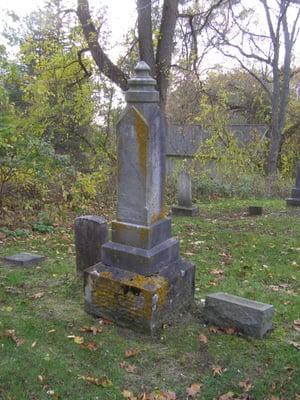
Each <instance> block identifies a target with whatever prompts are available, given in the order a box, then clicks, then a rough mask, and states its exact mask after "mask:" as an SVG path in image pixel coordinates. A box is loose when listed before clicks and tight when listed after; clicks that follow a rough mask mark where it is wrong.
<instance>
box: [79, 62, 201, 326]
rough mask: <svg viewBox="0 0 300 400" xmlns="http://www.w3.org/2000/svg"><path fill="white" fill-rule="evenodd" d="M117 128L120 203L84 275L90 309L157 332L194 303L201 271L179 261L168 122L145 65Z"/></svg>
mask: <svg viewBox="0 0 300 400" xmlns="http://www.w3.org/2000/svg"><path fill="white" fill-rule="evenodd" d="M128 86H129V89H128V91H127V92H126V93H125V98H126V102H127V107H126V109H125V110H124V113H123V114H122V117H121V119H120V121H119V123H118V125H117V149H118V153H117V154H118V191H117V192H118V199H117V219H116V220H115V221H113V222H112V240H111V241H110V242H107V243H105V244H104V245H103V246H102V260H101V262H100V263H98V264H96V265H94V266H92V267H90V268H88V269H87V270H85V272H84V281H85V282H84V287H85V310H86V311H87V312H88V313H91V314H93V315H96V316H101V317H104V318H107V319H110V320H112V321H114V322H115V323H116V324H118V325H121V326H126V327H128V328H131V329H135V330H139V331H143V332H147V333H153V332H154V331H156V330H158V329H160V327H161V326H162V325H163V324H164V323H166V322H167V321H169V320H170V319H172V317H173V315H174V314H175V313H178V312H180V311H181V312H182V311H183V310H184V309H186V308H187V307H189V306H190V304H191V303H192V302H193V296H194V276H195V267H194V265H193V264H191V263H190V262H188V261H184V260H182V259H181V257H180V256H179V243H178V240H176V239H175V238H173V237H172V235H171V219H170V218H168V217H167V215H166V210H165V208H164V186H165V183H164V180H165V121H164V117H163V115H162V113H161V109H160V106H159V92H158V91H157V90H156V81H155V80H154V79H153V78H152V77H151V76H150V67H149V66H148V65H147V64H146V63H145V62H143V61H141V62H139V63H138V64H137V66H136V67H135V76H134V77H133V78H131V79H130V80H129V81H128Z"/></svg>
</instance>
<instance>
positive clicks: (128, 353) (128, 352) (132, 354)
mask: <svg viewBox="0 0 300 400" xmlns="http://www.w3.org/2000/svg"><path fill="white" fill-rule="evenodd" d="M138 354H140V350H138V349H129V350H126V351H125V357H126V358H130V357H135V356H137V355H138Z"/></svg>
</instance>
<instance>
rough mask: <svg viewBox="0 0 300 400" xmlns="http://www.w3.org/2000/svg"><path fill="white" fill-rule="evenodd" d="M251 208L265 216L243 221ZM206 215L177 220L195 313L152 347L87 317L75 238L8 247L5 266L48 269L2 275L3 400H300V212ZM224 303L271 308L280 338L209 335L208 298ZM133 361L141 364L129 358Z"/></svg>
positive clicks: (23, 241)
mask: <svg viewBox="0 0 300 400" xmlns="http://www.w3.org/2000/svg"><path fill="white" fill-rule="evenodd" d="M250 204H254V205H262V206H263V207H264V215H263V216H262V217H247V216H246V215H245V214H244V211H245V210H246V209H247V206H248V205H250ZM199 208H200V216H199V217H198V218H193V219H192V218H174V219H173V232H174V235H176V236H177V237H178V239H179V240H180V246H181V254H182V256H184V257H186V258H188V259H189V260H191V261H193V262H194V263H195V265H196V292H195V297H196V306H195V307H194V308H193V309H191V310H189V311H190V312H189V313H186V314H184V315H182V316H177V317H176V319H175V321H174V323H173V324H172V325H170V326H169V325H168V326H164V327H163V329H162V330H161V332H160V334H159V335H158V336H156V337H147V336H143V335H141V334H136V333H134V332H131V331H130V330H126V329H123V328H119V327H117V326H115V325H111V324H105V323H104V324H102V325H100V323H99V320H95V319H93V318H92V317H91V316H89V315H87V314H86V313H85V312H84V311H83V290H82V282H81V281H80V280H79V279H77V278H76V276H75V257H74V245H73V232H72V228H64V229H63V228H56V230H55V232H54V233H51V234H38V233H34V234H33V235H32V236H30V237H28V238H9V239H4V240H3V242H4V243H3V244H2V245H1V247H0V256H4V255H11V254H14V253H15V252H19V251H30V252H37V253H41V254H44V255H46V256H47V259H46V261H44V262H43V263H41V264H40V265H38V266H35V267H31V268H27V269H16V268H7V267H6V266H4V265H3V264H2V265H0V399H1V400H2V399H3V400H4V399H5V400H13V399H14V400H23V399H24V400H25V399H26V400H29V399H30V400H42V399H53V398H54V399H72V400H81V399H85V400H91V399H95V400H96V399H99V400H113V399H124V398H125V397H124V396H130V393H129V392H131V393H133V394H132V395H131V398H133V395H134V396H136V397H137V398H142V399H143V400H147V399H159V400H164V399H165V400H170V399H171V398H174V395H172V394H170V393H168V391H169V392H175V393H176V398H177V399H186V398H187V394H186V389H187V388H188V387H190V386H191V385H192V384H194V383H198V384H201V385H202V386H201V389H200V391H199V393H198V394H197V395H196V394H195V396H196V398H197V399H206V400H212V399H221V400H223V399H232V398H236V399H238V398H240V399H242V398H243V399H266V400H271V399H272V400H276V399H277V400H278V399H281V400H283V399H287V400H290V399H291V400H294V399H295V400H296V399H298V400H299V399H300V332H299V331H297V329H295V325H294V321H295V320H299V319H300V296H299V295H300V211H299V212H296V211H293V210H291V211H286V208H285V203H284V202H283V201H281V200H259V201H258V200H255V201H253V202H250V201H249V200H248V201H246V200H219V201H214V202H211V203H206V204H199ZM217 291H225V292H229V293H232V294H235V295H239V296H243V297H248V298H250V299H255V300H258V301H262V302H267V303H271V304H274V306H275V308H276V313H275V317H274V331H272V332H271V334H270V335H268V337H267V338H265V339H263V340H256V339H252V338H246V337H242V336H238V335H235V334H226V333H218V332H217V333H214V332H213V331H211V330H209V328H208V327H207V326H205V325H204V324H203V322H202V320H201V308H202V304H203V298H205V296H206V295H207V294H208V293H212V292H217ZM100 322H101V321H100ZM104 322H105V321H104ZM84 326H87V327H90V326H95V327H98V328H101V329H102V332H97V334H96V335H93V334H92V333H88V332H82V331H80V328H82V327H84ZM296 328H297V325H296ZM101 329H99V330H101ZM8 330H10V331H8ZM11 330H14V332H12V331H11ZM68 336H71V337H68ZM82 338H83V339H82ZM206 339H207V340H206ZM23 340H24V342H23ZM82 340H84V344H83V345H80V342H82ZM297 345H298V346H299V348H298V349H297ZM130 349H133V350H134V351H133V353H134V354H135V352H136V350H137V354H136V355H134V356H133V357H130V358H126V357H125V352H126V351H127V350H130ZM124 361H125V363H124ZM120 363H121V366H120ZM87 377H89V378H98V380H97V381H95V383H98V385H96V384H93V382H88V381H87V379H89V378H87ZM124 389H127V390H128V391H129V392H123V391H124ZM229 392H231V394H230V393H229ZM143 393H146V394H147V395H146V394H144V395H143ZM149 393H152V397H151V396H149V395H148V394H149ZM224 394H227V397H226V396H223V397H222V395H224ZM142 395H143V396H142ZM172 396H173V397H172ZM128 398H129V397H128ZM190 398H192V397H190Z"/></svg>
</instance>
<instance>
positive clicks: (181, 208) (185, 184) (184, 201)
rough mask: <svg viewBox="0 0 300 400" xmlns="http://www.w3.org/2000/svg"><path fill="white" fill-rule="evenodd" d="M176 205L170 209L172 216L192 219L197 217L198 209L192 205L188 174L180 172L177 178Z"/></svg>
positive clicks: (183, 171)
mask: <svg viewBox="0 0 300 400" xmlns="http://www.w3.org/2000/svg"><path fill="white" fill-rule="evenodd" d="M177 198H178V205H176V206H173V207H172V213H173V215H181V216H187V217H194V216H196V215H198V212H199V210H198V207H196V206H195V205H193V203H192V183H191V176H190V174H189V173H188V172H187V171H185V170H182V171H181V172H180V173H179V174H178V178H177Z"/></svg>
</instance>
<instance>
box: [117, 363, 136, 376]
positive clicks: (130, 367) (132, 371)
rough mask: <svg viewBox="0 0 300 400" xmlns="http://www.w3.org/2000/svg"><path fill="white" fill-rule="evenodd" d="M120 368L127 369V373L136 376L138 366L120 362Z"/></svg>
mask: <svg viewBox="0 0 300 400" xmlns="http://www.w3.org/2000/svg"><path fill="white" fill-rule="evenodd" d="M119 367H120V368H122V369H125V371H126V372H128V373H130V374H135V373H136V371H137V366H136V365H133V364H127V363H126V362H125V361H122V362H120V364H119Z"/></svg>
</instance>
